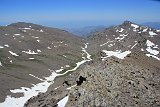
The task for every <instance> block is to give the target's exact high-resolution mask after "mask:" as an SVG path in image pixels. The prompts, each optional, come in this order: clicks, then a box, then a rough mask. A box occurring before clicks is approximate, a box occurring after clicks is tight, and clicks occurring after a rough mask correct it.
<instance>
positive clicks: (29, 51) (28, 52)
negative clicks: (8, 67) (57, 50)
mask: <svg viewBox="0 0 160 107" xmlns="http://www.w3.org/2000/svg"><path fill="white" fill-rule="evenodd" d="M22 52H24V53H26V54H31V55H35V54H38V53H36V52H34V51H31V50H29V49H28V51H22Z"/></svg>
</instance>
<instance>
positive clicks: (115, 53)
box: [102, 50, 131, 59]
mask: <svg viewBox="0 0 160 107" xmlns="http://www.w3.org/2000/svg"><path fill="white" fill-rule="evenodd" d="M102 52H104V53H105V54H106V55H107V56H106V57H102V58H103V59H105V58H108V57H111V56H115V57H117V58H119V59H124V58H125V57H126V56H127V55H128V54H130V53H131V51H124V52H121V51H107V50H102Z"/></svg>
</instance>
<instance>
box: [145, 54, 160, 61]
mask: <svg viewBox="0 0 160 107" xmlns="http://www.w3.org/2000/svg"><path fill="white" fill-rule="evenodd" d="M146 56H148V57H153V58H155V59H157V60H159V61H160V58H158V57H157V56H154V55H151V54H146Z"/></svg>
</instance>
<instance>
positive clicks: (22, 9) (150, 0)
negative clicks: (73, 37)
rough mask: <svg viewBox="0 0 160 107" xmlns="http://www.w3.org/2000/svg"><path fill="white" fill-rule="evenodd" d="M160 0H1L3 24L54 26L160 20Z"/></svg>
mask: <svg viewBox="0 0 160 107" xmlns="http://www.w3.org/2000/svg"><path fill="white" fill-rule="evenodd" d="M159 10H160V2H159V0H1V1H0V13H1V14H0V25H6V24H10V23H15V22H31V23H37V24H42V25H45V26H51V27H60V28H63V27H83V26H93V25H94V26H96V25H112V24H118V23H121V22H123V21H124V20H129V21H133V22H136V23H143V22H160V14H159Z"/></svg>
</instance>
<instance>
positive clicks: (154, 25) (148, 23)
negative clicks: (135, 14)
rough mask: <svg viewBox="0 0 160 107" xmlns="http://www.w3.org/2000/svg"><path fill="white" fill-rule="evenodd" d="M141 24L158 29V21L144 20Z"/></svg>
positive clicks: (159, 26)
mask: <svg viewBox="0 0 160 107" xmlns="http://www.w3.org/2000/svg"><path fill="white" fill-rule="evenodd" d="M141 25H144V26H148V27H152V28H155V29H160V22H145V23H142V24H141Z"/></svg>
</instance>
